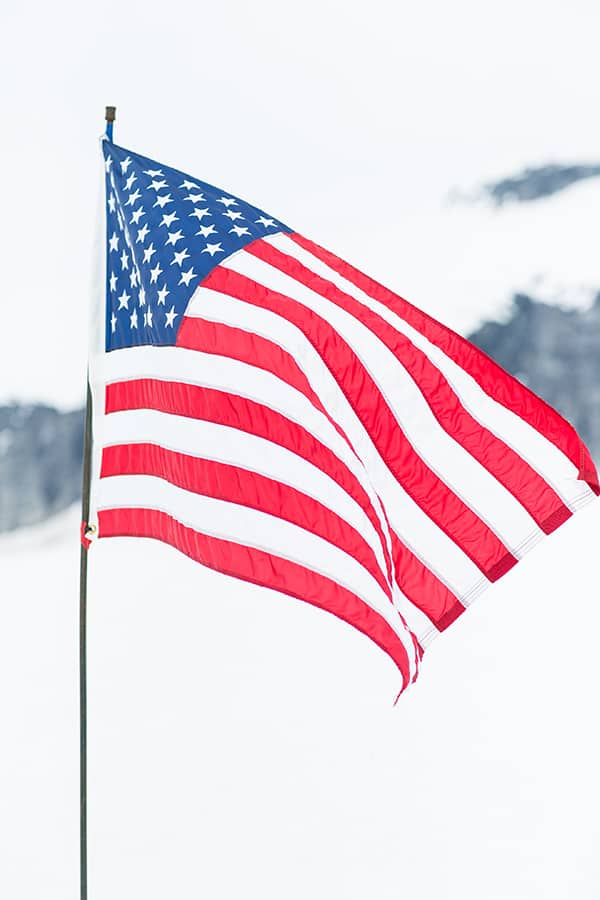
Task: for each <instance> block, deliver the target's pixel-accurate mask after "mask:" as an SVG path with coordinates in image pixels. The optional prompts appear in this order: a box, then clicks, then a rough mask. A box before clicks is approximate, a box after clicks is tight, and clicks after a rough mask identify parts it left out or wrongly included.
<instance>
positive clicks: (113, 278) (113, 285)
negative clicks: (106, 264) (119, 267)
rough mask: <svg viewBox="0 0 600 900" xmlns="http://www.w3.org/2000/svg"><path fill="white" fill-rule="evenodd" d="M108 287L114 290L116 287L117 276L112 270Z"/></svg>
mask: <svg viewBox="0 0 600 900" xmlns="http://www.w3.org/2000/svg"><path fill="white" fill-rule="evenodd" d="M110 289H111V291H116V289H117V276H116V275H115V273H114V272H111V273H110Z"/></svg>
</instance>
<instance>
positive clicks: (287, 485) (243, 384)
mask: <svg viewBox="0 0 600 900" xmlns="http://www.w3.org/2000/svg"><path fill="white" fill-rule="evenodd" d="M103 152H104V161H105V174H106V223H107V230H106V239H107V255H106V258H107V265H106V329H105V332H106V342H105V352H104V354H103V359H102V363H101V365H100V366H96V367H95V369H94V370H93V371H92V379H93V387H94V393H95V395H96V397H101V399H102V404H101V405H102V409H101V412H100V415H97V417H96V421H95V425H94V440H95V444H96V446H97V449H99V450H100V452H101V463H100V471H99V472H98V478H97V479H96V481H95V484H94V488H93V498H94V503H93V505H94V509H95V515H96V518H97V528H98V536H99V537H101V538H104V537H113V536H127V535H128V536H143V537H148V538H155V539H158V540H161V541H165V542H167V543H169V544H171V545H173V546H174V547H176V548H178V549H179V550H180V551H182V552H183V553H185V554H187V555H188V556H190V557H192V558H193V559H195V560H197V561H198V562H200V563H202V564H204V565H206V566H209V567H210V568H212V569H216V570H218V571H220V572H223V573H226V574H227V575H230V576H234V577H236V578H240V579H244V580H246V581H250V582H254V583H256V584H259V585H263V586H267V587H269V588H273V589H276V590H278V591H280V592H281V593H283V594H288V595H291V596H293V597H297V598H299V599H301V600H304V601H306V602H308V603H311V604H314V605H315V606H318V607H321V608H322V609H325V610H328V611H329V612H331V613H333V614H335V615H336V616H338V617H339V618H340V619H343V620H345V621H346V622H348V623H350V624H352V625H353V626H354V627H356V628H358V629H359V630H360V631H362V632H363V633H364V634H366V635H368V636H369V637H370V638H371V639H372V640H373V641H375V642H376V643H377V644H378V645H379V646H380V647H381V648H382V649H383V650H385V651H386V652H387V653H388V654H389V656H390V657H391V658H392V659H393V661H394V662H395V663H396V665H397V666H398V669H399V670H400V673H401V676H402V683H403V687H406V686H407V685H408V684H410V683H411V682H412V681H414V679H415V677H416V675H417V673H418V669H419V664H420V660H421V657H422V652H423V649H424V648H425V647H427V645H428V644H429V643H430V642H431V641H432V640H433V638H435V637H436V635H438V634H439V633H440V632H441V631H444V630H445V629H446V628H447V627H448V626H449V625H450V624H451V623H452V622H453V621H455V619H457V617H458V616H460V614H461V613H462V612H464V610H465V608H466V607H468V606H469V605H470V604H471V603H472V602H473V601H474V600H475V599H476V598H477V597H478V596H479V595H480V594H481V593H482V592H483V591H484V590H485V589H486V588H487V587H488V586H489V585H490V584H491V583H492V582H495V581H497V580H498V579H499V578H501V577H502V576H503V575H504V574H505V573H506V572H508V571H509V570H510V569H511V568H512V567H513V566H514V565H515V564H516V563H517V562H518V560H519V559H521V557H522V556H524V555H525V554H526V553H527V552H528V551H529V550H530V549H531V548H532V547H533V546H535V544H537V542H538V541H540V540H541V539H542V538H543V537H544V535H546V534H549V533H550V532H552V531H554V530H555V529H556V528H557V527H558V526H560V525H561V524H562V523H563V522H565V521H566V520H567V519H568V518H569V517H570V516H571V515H572V513H573V512H575V511H576V510H578V509H579V508H580V507H582V506H583V505H585V504H586V503H588V502H589V501H590V500H591V499H592V498H593V497H594V495H595V494H598V493H599V492H600V489H599V485H598V475H597V472H596V469H595V467H594V464H593V462H592V460H591V457H590V455H589V453H588V451H587V450H586V448H585V446H584V445H583V444H582V442H581V440H580V439H579V437H578V436H577V434H576V432H575V431H574V429H573V428H572V427H571V426H570V425H569V424H568V423H567V422H566V421H565V420H564V419H563V418H561V416H559V415H558V413H556V412H555V411H554V410H553V409H551V408H550V407H549V406H547V404H545V403H544V402H543V401H542V400H540V399H539V398H538V397H537V396H535V395H534V394H533V393H532V392H531V391H529V390H528V389H527V388H526V387H524V386H523V385H521V384H520V383H519V382H518V381H516V380H515V379H514V378H512V377H511V376H510V375H508V374H507V373H506V372H504V371H503V370H502V369H501V368H499V367H498V366H497V365H496V364H495V363H493V362H492V361H491V360H490V359H489V358H488V357H487V356H485V354H483V353H481V352H480V351H479V350H478V349H477V348H475V347H474V346H473V345H471V344H469V343H468V342H467V341H465V340H464V339H463V338H461V337H460V336H458V335H457V334H455V333H454V332H452V331H451V330H450V329H448V328H446V327H445V326H443V325H441V324H440V323H438V322H436V321H435V320H433V319H432V318H430V317H429V316H427V315H426V314H425V313H423V312H421V311H420V310H419V309H417V308H416V307H414V306H412V305H411V304H410V303H408V302H407V301H405V300H404V299H402V298H401V297H399V296H398V295H396V294H394V293H392V292H391V291H389V290H387V289H386V288H384V287H382V286H381V285H380V284H378V283H377V282H375V281H373V280H371V279H370V278H368V277H367V276H366V275H364V274H362V273H361V272H359V271H358V270H357V269H355V268H354V267H352V266H351V265H349V264H348V263H346V262H344V261H342V260H341V259H339V258H338V257H336V256H334V255H333V254H332V253H330V252H328V251H327V250H324V249H323V248H322V247H320V246H318V245H317V244H315V243H313V242H312V241H310V240H308V239H306V238H304V237H302V236H301V235H299V234H297V233H295V232H294V231H293V230H292V229H291V228H288V227H287V226H286V225H284V224H282V222H280V221H279V220H278V219H276V218H274V217H273V216H269V215H267V214H265V213H264V212H262V211H261V210H260V209H257V208H256V207H254V206H251V205H250V204H248V203H246V202H244V201H243V200H241V199H239V198H238V197H235V196H233V195H231V194H229V193H227V192H224V191H221V190H219V189H217V188H215V187H213V186H211V185H209V184H205V183H204V182H202V181H200V180H198V179H196V178H191V177H190V176H188V175H185V174H184V173H182V172H179V171H177V170H175V169H172V168H169V167H168V166H165V165H161V164H159V163H157V162H155V161H153V160H150V159H147V158H145V157H143V156H140V155H139V154H136V153H133V152H131V151H129V150H125V149H123V148H121V147H118V146H116V145H114V144H113V143H111V142H110V141H108V140H105V141H104V142H103Z"/></svg>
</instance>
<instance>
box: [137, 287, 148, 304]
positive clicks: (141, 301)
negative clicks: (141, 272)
mask: <svg viewBox="0 0 600 900" xmlns="http://www.w3.org/2000/svg"><path fill="white" fill-rule="evenodd" d="M138 303H139V304H140V306H145V305H146V291H145V290H144V288H140V292H139V294H138Z"/></svg>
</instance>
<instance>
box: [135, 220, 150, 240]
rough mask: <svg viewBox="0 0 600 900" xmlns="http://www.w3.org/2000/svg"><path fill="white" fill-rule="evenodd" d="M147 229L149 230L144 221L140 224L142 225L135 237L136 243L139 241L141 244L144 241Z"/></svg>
mask: <svg viewBox="0 0 600 900" xmlns="http://www.w3.org/2000/svg"><path fill="white" fill-rule="evenodd" d="M149 231H150V229H149V228H148V225H147V223H146V222H144V224H143V225H142V227H141V228H140V230H139V231H138V233H137V237H136V239H135V242H136V244H139V243H140V242H141V243H142V244H143V243H144V241H145V240H146V235H147V234H148V232H149Z"/></svg>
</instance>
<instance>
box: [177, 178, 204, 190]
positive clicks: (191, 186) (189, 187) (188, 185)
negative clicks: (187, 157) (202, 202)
mask: <svg viewBox="0 0 600 900" xmlns="http://www.w3.org/2000/svg"><path fill="white" fill-rule="evenodd" d="M179 187H180V188H185V189H186V191H191V190H194V189H195V190H197V191H199V190H200V188H199V187H198V185H197V184H194V182H193V181H188V180H187V178H186V180H185V181H184V182H183V184H180V185H179Z"/></svg>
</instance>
